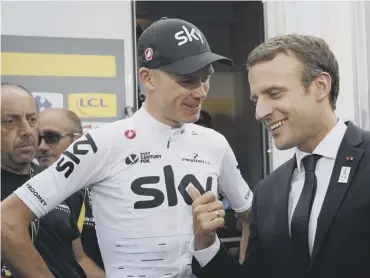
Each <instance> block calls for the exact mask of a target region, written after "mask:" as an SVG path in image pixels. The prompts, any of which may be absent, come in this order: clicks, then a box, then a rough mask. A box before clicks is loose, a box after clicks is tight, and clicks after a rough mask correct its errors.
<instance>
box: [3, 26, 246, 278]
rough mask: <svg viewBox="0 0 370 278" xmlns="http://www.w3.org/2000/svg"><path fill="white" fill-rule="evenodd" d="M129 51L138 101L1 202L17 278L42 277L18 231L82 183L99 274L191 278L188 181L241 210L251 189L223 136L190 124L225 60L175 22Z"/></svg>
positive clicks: (218, 216)
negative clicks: (128, 113) (88, 198)
mask: <svg viewBox="0 0 370 278" xmlns="http://www.w3.org/2000/svg"><path fill="white" fill-rule="evenodd" d="M138 55H139V64H140V69H139V72H138V76H139V79H140V82H141V83H142V85H143V86H144V87H145V89H146V91H147V98H146V101H145V103H144V105H143V106H142V108H141V109H139V110H138V111H137V112H136V113H135V114H134V115H133V116H132V117H130V118H127V119H124V120H120V121H116V122H113V123H109V124H106V125H104V126H102V127H100V128H99V129H95V130H92V131H90V132H89V133H87V134H85V135H84V136H82V137H81V138H80V139H78V140H77V141H76V142H74V143H73V144H72V145H71V146H70V147H69V148H68V149H67V150H66V151H65V152H64V154H63V155H62V156H61V157H60V158H59V160H58V161H57V162H56V163H55V164H54V165H52V166H51V167H49V168H48V169H47V170H45V171H44V172H43V173H41V174H40V175H38V176H37V177H35V178H33V179H31V180H29V182H28V183H27V184H26V185H24V186H22V187H21V188H19V189H18V190H17V191H16V192H15V194H13V195H11V196H10V197H9V198H7V199H6V200H5V201H4V202H3V203H2V204H1V212H2V227H1V228H2V252H3V253H2V254H3V256H4V257H5V258H6V259H7V261H8V262H9V263H11V264H12V265H13V266H14V268H15V269H18V273H19V274H20V276H22V275H23V274H24V273H25V271H26V270H27V273H31V274H29V276H26V277H51V276H50V273H49V272H48V270H47V268H46V265H45V264H44V262H43V261H42V260H41V259H40V257H39V256H38V254H37V253H36V251H35V250H34V249H33V248H32V244H31V242H30V241H29V239H28V238H27V236H26V232H25V231H26V228H27V224H28V223H29V220H30V219H31V218H32V216H33V215H34V214H35V215H37V216H38V217H41V216H42V215H44V214H45V213H47V212H48V211H50V210H51V209H52V208H53V207H55V206H56V205H57V204H59V203H60V201H62V200H64V199H65V198H66V197H68V196H69V195H71V194H73V193H74V192H76V191H78V190H80V189H82V188H83V187H85V186H88V185H89V187H90V188H91V192H92V199H93V203H94V206H93V213H94V216H95V223H96V230H97V236H98V242H99V246H100V250H101V253H102V257H103V261H104V266H105V271H106V275H107V277H108V278H111V277H114V278H115V277H117V278H118V277H119V278H121V277H153V278H159V277H180V278H189V277H194V276H193V274H192V271H191V258H192V253H191V252H190V249H189V244H190V241H191V239H192V234H193V230H192V211H191V204H192V200H191V197H190V195H189V193H188V190H189V188H191V187H195V188H197V189H198V190H199V191H200V192H201V193H205V192H206V191H212V192H214V193H216V194H218V193H222V195H223V196H226V197H227V199H228V200H229V201H230V203H231V206H232V208H233V210H234V211H236V212H238V213H240V214H241V215H244V216H246V217H247V216H248V213H249V208H250V206H251V203H252V198H253V194H252V192H251V191H250V189H249V187H248V185H247V184H246V182H245V181H244V180H243V178H242V176H241V174H240V172H239V169H238V166H237V161H236V159H235V155H234V154H233V152H232V150H231V148H230V146H229V144H228V142H227V140H226V139H225V137H224V136H222V135H221V134H219V133H217V132H216V131H214V130H212V129H207V128H204V127H201V126H198V125H195V124H193V122H195V121H197V119H198V118H199V113H200V110H201V106H202V102H203V101H204V99H205V98H206V96H207V93H208V90H209V79H210V76H211V74H212V73H213V72H214V70H213V67H212V63H214V62H223V63H227V64H229V65H232V61H231V60H230V59H228V58H225V57H222V56H220V55H217V54H214V53H212V52H211V50H210V48H209V45H208V43H207V40H206V38H205V37H204V35H203V34H202V32H201V31H200V30H199V29H198V28H197V27H195V26H194V25H192V24H191V23H189V22H186V21H183V20H179V19H161V20H159V21H157V22H155V23H154V24H152V25H151V26H150V27H149V28H148V29H146V30H145V31H144V32H143V34H142V35H141V36H140V39H139V42H138ZM45 185H48V186H45ZM31 189H32V190H31ZM36 193H37V194H36ZM40 200H42V202H41V201H40ZM13 214H16V215H19V219H18V221H14V220H13V218H14V217H12V215H13ZM224 215H225V212H224V210H223V206H222V202H219V203H217V205H216V206H215V207H214V214H212V215H210V217H211V218H212V219H214V221H215V222H217V223H219V222H222V221H223V216H224ZM19 250H22V251H19ZM32 270H34V272H33V271H32ZM32 273H37V274H35V276H32Z"/></svg>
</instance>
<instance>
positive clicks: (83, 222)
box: [36, 108, 104, 269]
mask: <svg viewBox="0 0 370 278" xmlns="http://www.w3.org/2000/svg"><path fill="white" fill-rule="evenodd" d="M38 128H39V134H40V145H39V147H38V150H37V153H36V159H37V160H38V162H39V164H40V165H41V166H42V167H44V168H47V167H49V166H50V165H52V164H53V163H54V162H55V161H56V160H57V159H58V158H59V156H60V155H61V154H62V153H63V152H64V151H65V150H66V149H67V148H68V147H69V145H70V144H71V143H72V142H73V141H75V140H76V139H77V138H79V137H80V136H81V135H82V125H81V121H80V119H79V118H78V116H77V115H76V114H75V113H73V112H72V111H70V110H67V109H63V108H50V109H47V110H45V111H43V112H41V113H40V115H39V126H38ZM69 200H70V201H71V204H72V207H73V208H74V211H75V213H76V218H77V221H78V228H79V230H80V233H81V242H82V245H83V249H84V252H85V253H86V255H87V256H88V257H89V258H90V259H92V260H93V261H94V262H95V263H96V264H97V265H98V266H99V267H100V268H101V269H104V265H103V260H102V257H101V254H100V249H99V245H98V240H97V236H96V230H95V221H94V217H93V214H92V205H91V204H92V202H91V199H90V194H89V190H88V189H87V188H86V189H83V190H81V191H79V192H76V193H75V194H73V195H72V196H71V197H70V198H69Z"/></svg>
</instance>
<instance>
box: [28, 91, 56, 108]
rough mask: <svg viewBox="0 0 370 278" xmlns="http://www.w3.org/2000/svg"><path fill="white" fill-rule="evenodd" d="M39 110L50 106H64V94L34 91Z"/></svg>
mask: <svg viewBox="0 0 370 278" xmlns="http://www.w3.org/2000/svg"><path fill="white" fill-rule="evenodd" d="M32 95H33V97H34V98H35V100H36V102H37V107H38V109H39V112H42V111H45V110H46V109H48V108H63V95H62V94H58V93H41V92H33V93H32Z"/></svg>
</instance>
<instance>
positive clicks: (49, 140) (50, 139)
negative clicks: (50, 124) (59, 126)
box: [39, 131, 81, 146]
mask: <svg viewBox="0 0 370 278" xmlns="http://www.w3.org/2000/svg"><path fill="white" fill-rule="evenodd" d="M79 135H81V134H80V133H64V134H62V133H58V132H54V131H45V132H40V134H39V146H40V145H41V141H42V139H44V140H45V143H46V144H48V145H53V144H58V143H59V141H60V140H61V139H62V138H63V137H66V136H79Z"/></svg>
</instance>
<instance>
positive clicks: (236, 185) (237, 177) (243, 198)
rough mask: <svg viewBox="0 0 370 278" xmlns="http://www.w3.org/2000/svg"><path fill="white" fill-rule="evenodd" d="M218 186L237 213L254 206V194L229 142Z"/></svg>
mask: <svg viewBox="0 0 370 278" xmlns="http://www.w3.org/2000/svg"><path fill="white" fill-rule="evenodd" d="M225 141H226V139H225ZM218 184H219V189H220V191H221V194H222V195H223V196H224V197H226V199H228V200H229V202H230V204H231V208H232V209H233V210H234V211H235V212H244V211H246V210H248V209H249V208H250V207H251V206H252V200H253V193H252V191H251V190H250V188H249V186H248V184H247V183H246V182H245V180H244V179H243V177H242V175H241V173H240V170H239V166H238V162H237V160H236V157H235V155H234V152H233V150H232V149H231V147H230V145H229V143H228V142H227V141H226V151H225V154H224V157H223V159H222V164H221V171H220V176H219V179H218Z"/></svg>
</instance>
